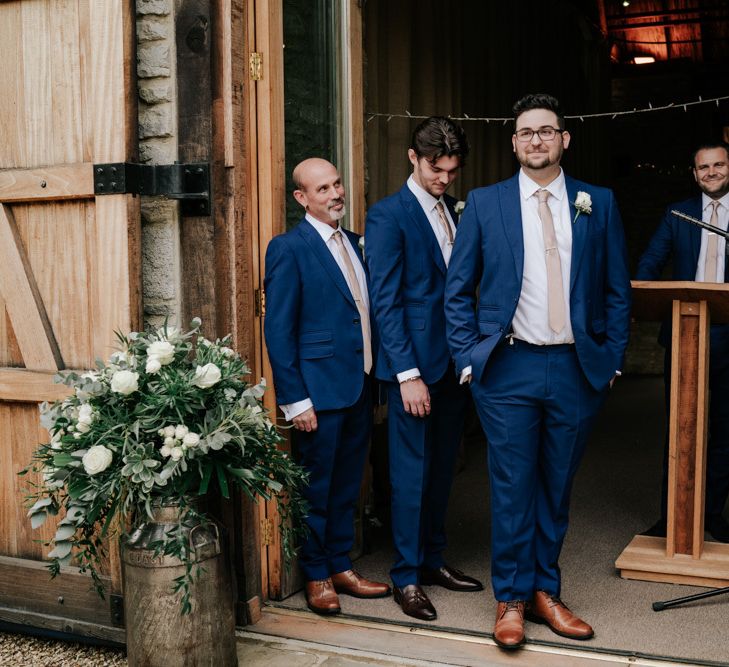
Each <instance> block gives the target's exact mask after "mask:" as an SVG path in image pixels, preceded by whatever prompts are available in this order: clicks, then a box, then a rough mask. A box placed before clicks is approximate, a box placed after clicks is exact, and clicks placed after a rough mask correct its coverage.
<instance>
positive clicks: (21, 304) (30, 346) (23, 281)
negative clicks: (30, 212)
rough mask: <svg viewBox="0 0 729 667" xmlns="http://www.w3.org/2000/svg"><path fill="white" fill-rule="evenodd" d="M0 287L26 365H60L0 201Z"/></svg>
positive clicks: (17, 239)
mask: <svg viewBox="0 0 729 667" xmlns="http://www.w3.org/2000/svg"><path fill="white" fill-rule="evenodd" d="M0 291H1V292H2V295H3V298H4V299H5V305H6V308H7V310H8V312H9V313H10V319H11V320H12V322H13V329H14V330H15V333H16V335H17V339H18V345H19V346H20V350H21V352H22V354H23V361H24V362H25V366H26V368H30V369H32V370H58V369H60V368H63V359H62V357H61V353H60V350H59V349H58V344H57V343H56V340H55V337H54V334H53V329H52V328H51V324H50V321H49V320H48V315H47V313H46V310H45V306H44V304H43V300H42V298H41V295H40V292H39V291H38V285H37V284H36V281H35V277H34V275H33V270H32V267H31V265H30V262H29V261H28V257H27V255H26V252H25V249H24V247H23V242H22V239H21V238H20V235H19V233H18V229H17V226H16V224H15V220H14V218H13V216H12V214H11V213H10V209H9V208H8V207H7V206H4V205H2V204H0Z"/></svg>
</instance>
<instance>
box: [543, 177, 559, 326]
mask: <svg viewBox="0 0 729 667" xmlns="http://www.w3.org/2000/svg"><path fill="white" fill-rule="evenodd" d="M537 198H538V199H539V208H538V209H537V210H538V213H539V219H540V220H541V221H542V235H543V238H544V253H545V254H544V257H545V261H546V263H547V310H548V314H549V328H550V329H551V330H552V331H554V333H559V332H560V331H562V329H564V325H565V305H564V287H563V285H562V263H561V261H560V258H559V248H558V247H557V235H556V234H555V232H554V220H553V219H552V211H550V210H549V204H547V200H548V199H549V190H537Z"/></svg>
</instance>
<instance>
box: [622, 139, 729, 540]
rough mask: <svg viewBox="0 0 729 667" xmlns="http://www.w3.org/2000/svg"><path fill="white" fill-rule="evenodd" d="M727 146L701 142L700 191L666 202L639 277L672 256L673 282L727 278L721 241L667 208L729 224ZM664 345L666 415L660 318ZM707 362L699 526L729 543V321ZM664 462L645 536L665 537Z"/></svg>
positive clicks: (648, 276)
mask: <svg viewBox="0 0 729 667" xmlns="http://www.w3.org/2000/svg"><path fill="white" fill-rule="evenodd" d="M728 151H729V146H727V144H725V143H720V142H719V143H712V144H705V145H702V146H700V147H699V148H698V149H696V151H695V152H694V155H693V174H694V178H695V179H696V183H697V185H698V186H699V188H700V190H701V194H700V195H698V196H696V197H692V198H691V199H688V200H686V201H682V202H678V203H676V204H671V205H670V206H669V207H668V209H667V210H666V212H665V214H664V216H663V219H662V220H661V224H660V225H659V227H658V229H657V230H656V233H655V234H654V235H653V238H652V239H651V241H650V244H649V245H648V248H647V249H646V251H645V253H643V256H642V257H641V258H640V262H639V263H638V272H637V274H636V278H637V279H638V280H658V279H659V278H660V277H661V274H662V272H663V269H664V267H665V266H666V264H667V263H668V261H669V259H671V258H673V274H672V279H673V280H696V281H698V282H718V283H723V282H727V279H728V278H729V271H727V270H726V268H727V267H726V247H727V246H726V241H725V240H724V238H723V237H721V236H719V235H718V234H713V233H711V232H709V231H707V230H703V229H701V228H700V227H698V226H695V225H692V224H691V223H689V222H686V221H685V220H681V219H680V218H678V217H676V216H675V215H673V214H672V213H671V210H677V211H681V212H682V213H686V214H688V215H690V216H693V217H694V218H698V219H699V220H703V221H704V222H708V223H710V224H712V225H714V226H715V227H721V228H722V229H727V225H728V224H729V152H728ZM658 340H659V342H660V343H661V345H663V346H664V347H665V348H666V354H665V357H664V359H665V362H664V383H665V388H666V413H668V406H669V404H670V395H671V389H670V381H671V348H670V341H671V327H670V323H669V322H664V323H663V325H662V327H661V332H660V335H659V338H658ZM709 348H710V353H709V354H710V360H709V388H710V392H711V393H710V404H709V441H708V445H707V461H706V502H705V519H704V526H705V528H706V530H707V532H708V533H709V534H710V535H711V536H712V537H713V538H714V539H715V540H718V541H719V542H729V524H727V521H726V519H724V517H723V516H722V511H723V510H724V506H725V505H726V500H727V495H729V401H727V395H728V392H729V325H726V324H712V325H711V332H710V344H709ZM667 445H668V443H667V441H666V451H665V454H664V461H663V488H662V494H661V518H660V519H659V521H658V522H657V523H656V524H655V525H654V526H652V527H651V528H649V529H648V530H647V531H646V532H645V533H644V534H646V535H656V536H661V537H663V536H665V535H666V509H667V507H666V506H667V501H668V448H667Z"/></svg>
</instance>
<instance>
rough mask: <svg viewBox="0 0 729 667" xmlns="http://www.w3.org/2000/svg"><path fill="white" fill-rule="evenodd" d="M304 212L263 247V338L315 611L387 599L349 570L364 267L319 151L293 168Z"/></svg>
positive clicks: (359, 426) (360, 420) (367, 424)
mask: <svg viewBox="0 0 729 667" xmlns="http://www.w3.org/2000/svg"><path fill="white" fill-rule="evenodd" d="M293 180H294V184H295V186H296V190H294V197H295V199H296V201H297V202H298V203H299V204H301V206H303V207H304V210H305V211H306V214H305V216H304V219H303V220H302V221H301V222H300V223H299V224H298V225H297V226H296V227H295V228H294V229H292V230H291V231H289V232H287V233H286V234H281V235H280V236H277V237H276V238H274V239H272V241H271V243H270V244H269V246H268V250H267V252H266V277H265V290H266V319H265V336H266V345H267V346H268V356H269V358H270V360H271V367H272V369H273V379H274V383H275V386H276V398H277V401H278V403H279V405H280V406H281V410H282V412H283V414H284V417H285V418H286V420H287V421H288V422H291V424H292V425H293V427H294V429H295V430H294V433H295V436H296V445H297V449H298V455H299V459H300V463H301V464H302V465H303V466H304V467H305V468H306V470H307V472H308V473H309V486H308V488H307V489H306V491H305V496H306V499H307V501H308V502H309V515H308V518H307V524H308V528H309V534H308V536H307V537H306V539H305V540H304V542H303V544H302V545H301V551H300V555H299V564H300V565H301V569H302V571H303V574H304V577H305V579H306V599H307V604H308V606H309V609H311V610H312V611H314V612H316V613H318V614H336V613H339V611H340V606H339V597H338V595H337V594H338V593H344V594H348V595H352V596H354V597H359V598H377V597H385V596H387V595H389V594H390V587H389V586H388V585H387V584H382V583H377V582H373V581H368V580H367V579H365V578H363V577H362V576H360V575H359V574H358V573H357V572H356V571H355V570H353V569H352V562H351V561H350V559H349V552H350V550H351V548H352V544H353V542H354V508H355V504H356V502H357V498H358V495H359V487H360V483H361V481H362V472H363V470H364V463H365V458H366V455H367V447H368V442H369V437H370V431H371V427H372V405H371V385H370V377H369V376H370V372H371V369H372V351H373V349H374V346H373V345H372V332H371V330H370V315H369V295H368V290H367V273H366V270H365V267H364V264H363V261H362V255H361V253H360V251H359V245H358V241H359V236H358V235H357V234H353V233H352V232H350V231H347V230H346V229H343V228H342V227H341V226H340V224H339V222H340V220H341V219H342V218H343V217H344V215H345V207H344V199H345V197H344V186H343V185H342V179H341V177H340V176H339V173H338V172H337V169H336V167H335V166H334V165H333V164H331V163H330V162H327V161H326V160H322V159H320V158H310V159H308V160H304V161H303V162H301V163H300V164H298V165H297V166H296V168H295V169H294V172H293Z"/></svg>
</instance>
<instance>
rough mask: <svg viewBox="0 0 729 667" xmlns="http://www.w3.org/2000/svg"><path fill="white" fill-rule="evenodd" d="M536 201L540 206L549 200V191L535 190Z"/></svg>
mask: <svg viewBox="0 0 729 667" xmlns="http://www.w3.org/2000/svg"><path fill="white" fill-rule="evenodd" d="M537 199H538V200H539V203H540V204H544V203H546V202H547V201H548V200H549V190H537Z"/></svg>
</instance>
